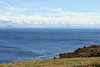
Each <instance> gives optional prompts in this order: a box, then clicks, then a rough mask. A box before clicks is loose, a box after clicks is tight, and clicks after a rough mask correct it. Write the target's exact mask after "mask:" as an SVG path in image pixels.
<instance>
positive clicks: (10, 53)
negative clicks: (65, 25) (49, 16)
mask: <svg viewBox="0 0 100 67" xmlns="http://www.w3.org/2000/svg"><path fill="white" fill-rule="evenodd" d="M95 44H96V45H99V44H100V30H99V29H91V30H89V29H80V30H79V29H0V64H3V63H10V62H21V61H32V60H39V59H52V58H53V57H54V56H55V57H59V53H64V52H71V51H74V50H75V49H77V48H78V47H83V46H84V45H86V46H89V45H95Z"/></svg>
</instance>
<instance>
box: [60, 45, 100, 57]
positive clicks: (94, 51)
mask: <svg viewBox="0 0 100 67" xmlns="http://www.w3.org/2000/svg"><path fill="white" fill-rule="evenodd" d="M77 57H100V45H92V46H89V47H86V46H84V47H83V48H78V49H77V50H75V51H74V52H71V53H62V54H60V58H77Z"/></svg>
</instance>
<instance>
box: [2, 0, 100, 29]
mask: <svg viewBox="0 0 100 67" xmlns="http://www.w3.org/2000/svg"><path fill="white" fill-rule="evenodd" d="M9 25H10V26H13V27H15V28H100V0H0V27H8V26H9Z"/></svg>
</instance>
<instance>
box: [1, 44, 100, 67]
mask: <svg viewBox="0 0 100 67" xmlns="http://www.w3.org/2000/svg"><path fill="white" fill-rule="evenodd" d="M0 67H100V45H92V46H89V47H86V46H84V47H83V48H78V49H77V50H75V51H74V52H71V53H63V54H60V58H55V59H48V60H37V61H27V62H16V63H8V64H0Z"/></svg>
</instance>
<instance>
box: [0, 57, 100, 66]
mask: <svg viewBox="0 0 100 67" xmlns="http://www.w3.org/2000/svg"><path fill="white" fill-rule="evenodd" d="M93 63H99V65H100V57H89V58H61V59H49V60H37V61H28V62H18V63H9V64H1V65H0V67H67V66H68V67H74V66H87V65H90V64H93ZM90 67H92V66H90Z"/></svg>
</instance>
